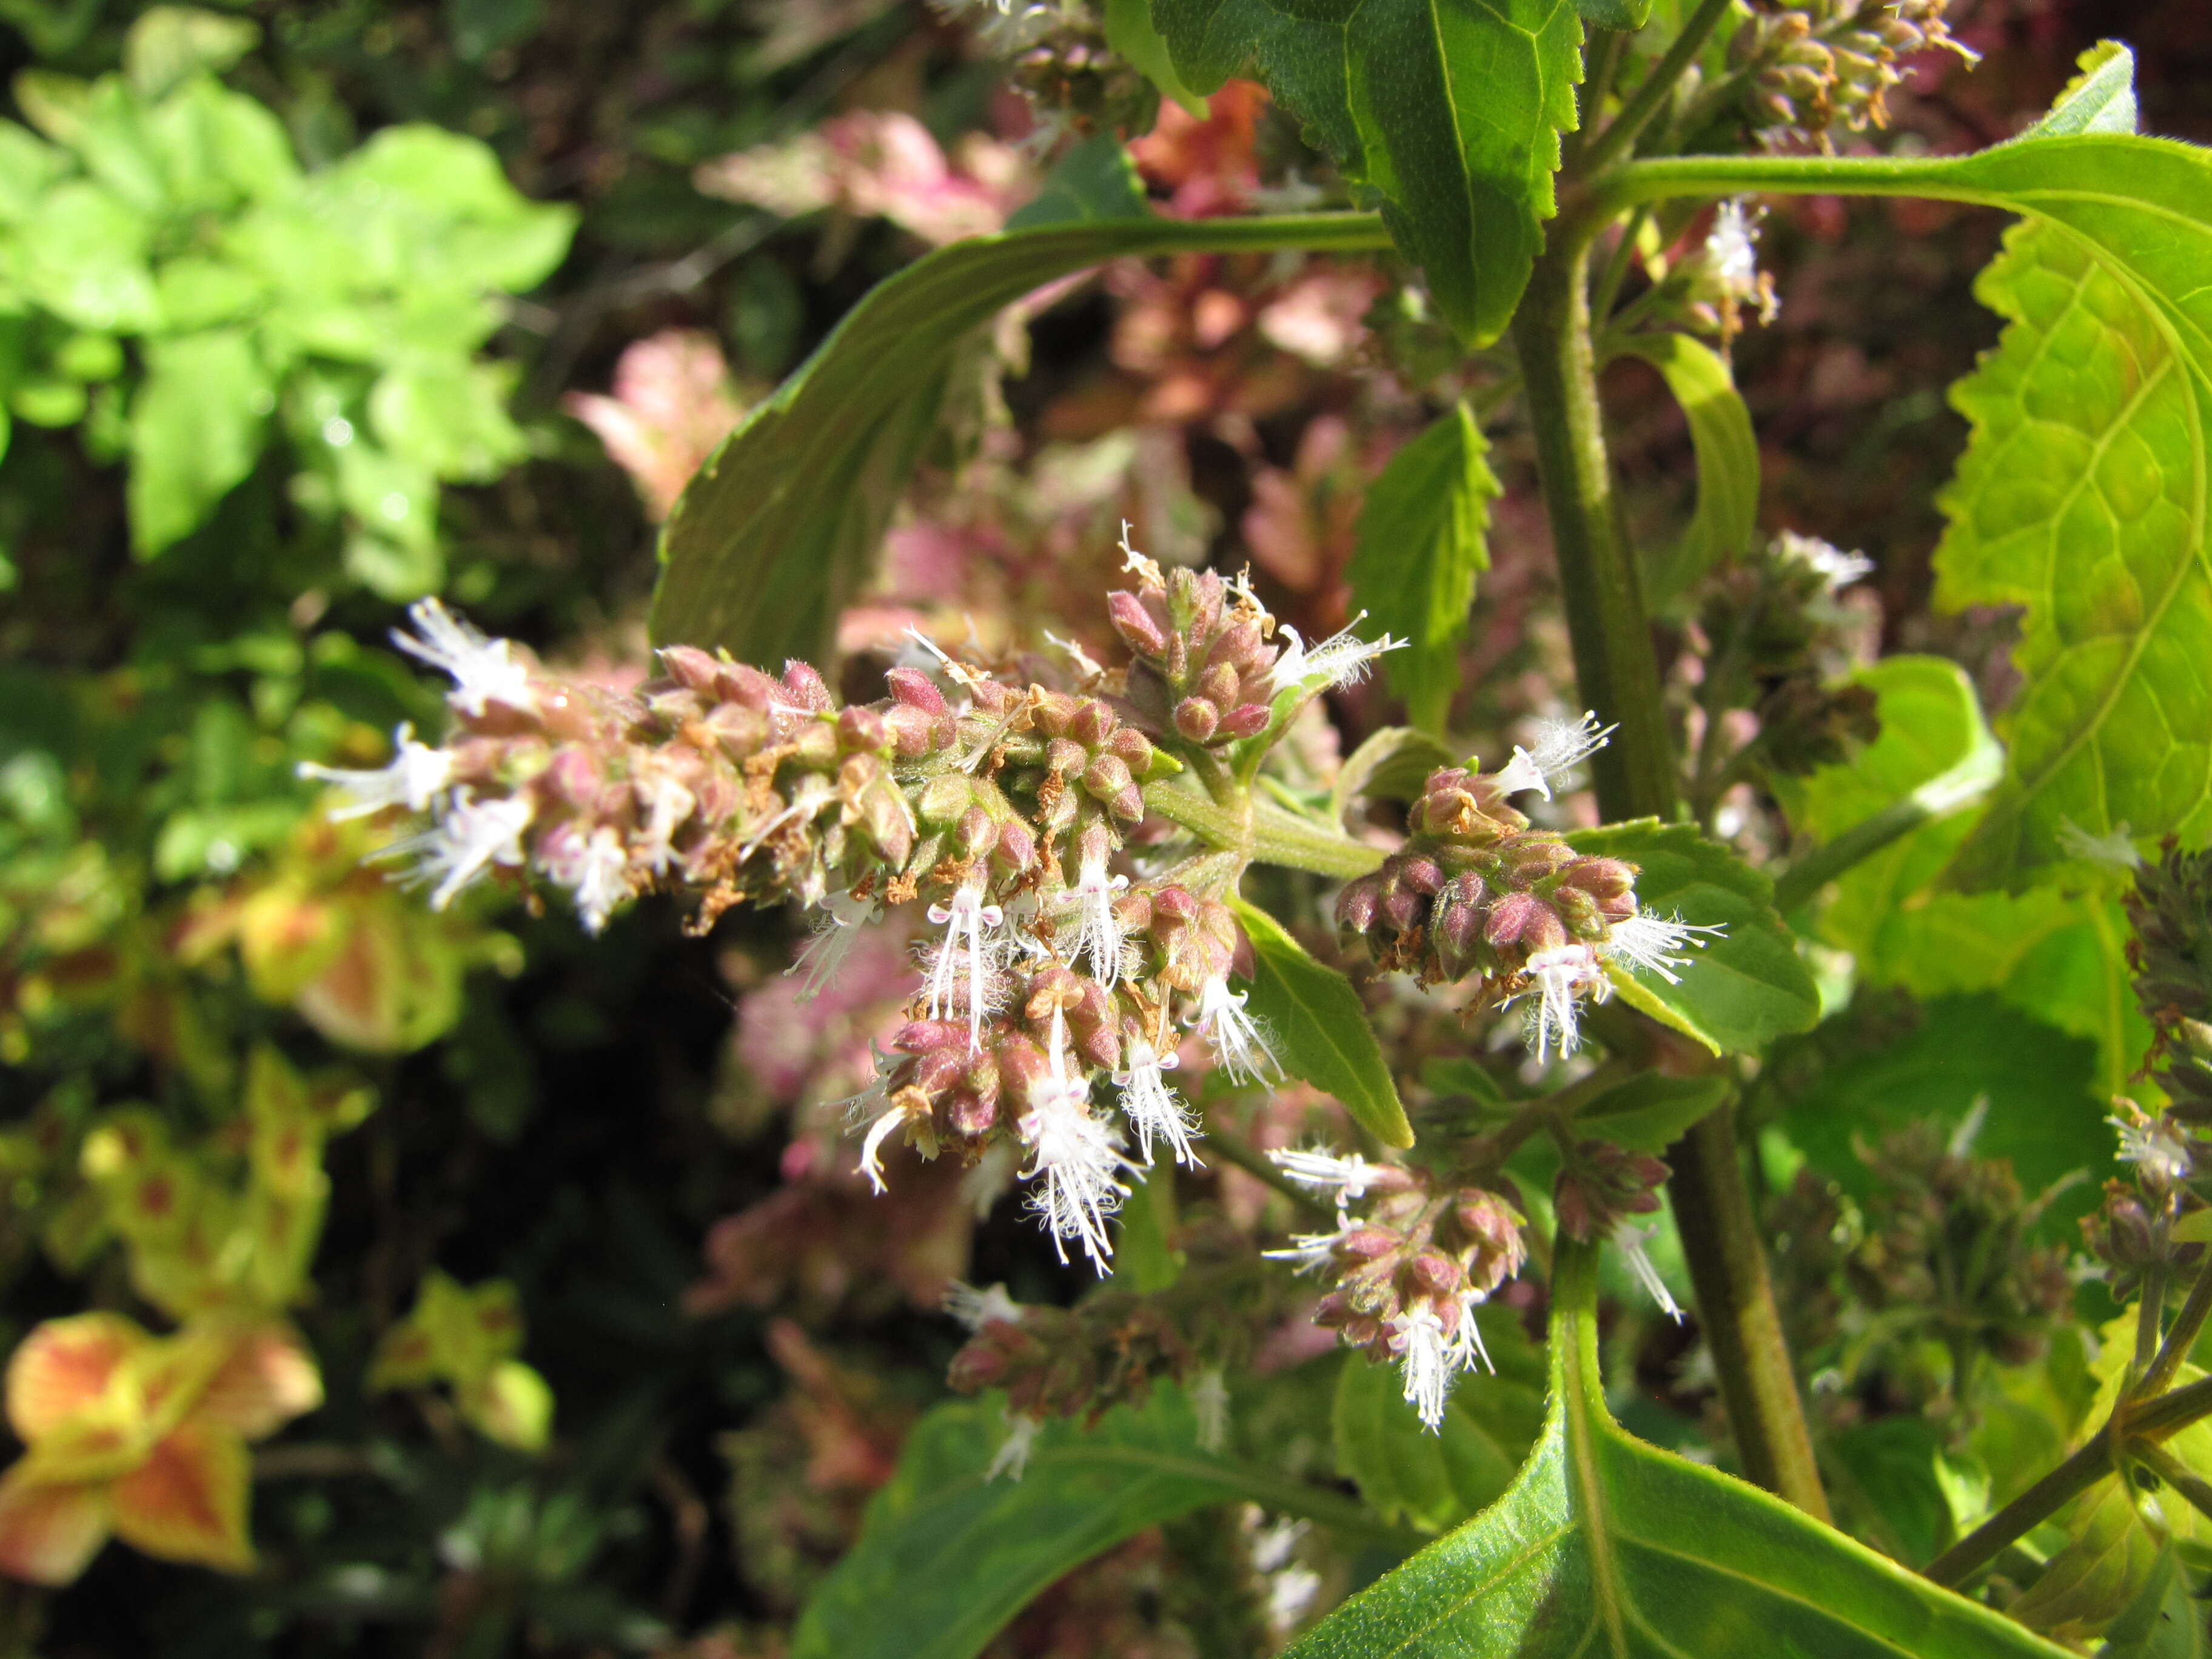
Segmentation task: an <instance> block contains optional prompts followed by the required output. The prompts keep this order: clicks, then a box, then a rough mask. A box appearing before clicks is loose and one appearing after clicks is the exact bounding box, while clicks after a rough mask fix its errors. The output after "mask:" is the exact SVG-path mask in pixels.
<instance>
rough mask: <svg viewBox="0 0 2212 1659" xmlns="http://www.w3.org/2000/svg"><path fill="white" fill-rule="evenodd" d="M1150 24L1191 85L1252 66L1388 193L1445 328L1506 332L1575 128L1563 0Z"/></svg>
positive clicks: (1348, 163) (1193, 15)
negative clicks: (1566, 136)
mask: <svg viewBox="0 0 2212 1659" xmlns="http://www.w3.org/2000/svg"><path fill="white" fill-rule="evenodd" d="M1152 21H1153V22H1154V23H1156V24H1157V25H1158V27H1159V31H1160V33H1162V34H1164V36H1166V37H1167V42H1168V46H1169V47H1170V50H1171V51H1172V52H1174V54H1175V65H1176V73H1177V74H1179V75H1181V76H1182V78H1183V80H1184V81H1185V82H1187V83H1188V85H1190V86H1191V87H1192V88H1194V89H1195V90H1197V91H1200V92H1206V93H1211V92H1212V91H1214V90H1215V89H1216V88H1218V87H1219V86H1220V85H1221V83H1222V82H1224V81H1225V80H1226V79H1228V78H1229V77H1230V76H1232V75H1242V74H1246V73H1250V74H1254V75H1255V76H1257V78H1259V79H1260V80H1261V81H1263V82H1266V83H1267V88H1268V90H1269V91H1271V92H1272V93H1273V94H1274V95H1275V98H1276V100H1278V101H1279V103H1281V104H1282V105H1283V106H1284V107H1285V108H1286V109H1288V110H1289V111H1290V112H1291V113H1292V114H1294V115H1296V116H1297V118H1299V119H1300V120H1301V121H1303V122H1304V123H1305V124H1306V126H1307V129H1308V133H1309V137H1310V138H1311V139H1312V140H1313V141H1314V142H1315V143H1316V144H1317V145H1318V146H1319V147H1320V148H1322V149H1326V150H1327V151H1328V153H1329V154H1330V155H1333V156H1334V157H1335V159H1336V162H1337V165H1338V166H1339V167H1340V168H1341V169H1342V171H1343V173H1344V175H1345V177H1346V179H1349V180H1351V181H1352V184H1353V185H1355V186H1358V187H1359V188H1361V189H1363V190H1364V191H1369V192H1371V193H1372V194H1373V195H1374V196H1376V197H1380V198H1381V201H1382V204H1383V218H1384V220H1385V222H1387V223H1388V224H1389V227H1390V234H1391V235H1392V237H1393V238H1394V239H1395V240H1396V242H1397V244H1398V246H1399V248H1400V249H1401V251H1402V252H1404V253H1405V255H1406V257H1407V258H1409V259H1411V260H1413V262H1414V263H1415V264H1419V265H1420V266H1421V267H1422V268H1423V270H1425V272H1426V274H1427V276H1428V283H1429V291H1430V294H1431V295H1432V296H1433V297H1434V299H1435V301H1436V305H1437V312H1438V313H1439V314H1440V315H1441V316H1442V317H1443V319H1444V320H1445V321H1446V322H1447V323H1449V325H1451V326H1452V327H1453V328H1454V329H1455V330H1456V331H1458V332H1459V333H1460V334H1461V335H1462V336H1463V337H1466V338H1467V339H1468V340H1469V341H1471V342H1472V343H1476V344H1481V343H1486V342H1488V341H1490V340H1492V339H1495V338H1496V337H1498V335H1499V334H1500V333H1501V332H1503V331H1504V327H1505V325H1506V324H1507V323H1508V322H1510V320H1511V319H1512V316H1513V309H1514V307H1515V306H1516V304H1517V303H1518V302H1519V301H1520V298H1521V290H1522V289H1523V288H1524V287H1526V286H1527V285H1528V270H1529V267H1530V265H1531V264H1533V263H1534V259H1535V257H1536V254H1537V253H1538V252H1539V251H1540V250H1541V248H1542V246H1543V243H1544V234H1543V221H1544V220H1546V219H1547V218H1549V217H1550V216H1552V214H1553V212H1554V211H1555V204H1554V200H1553V190H1552V174H1553V173H1554V172H1555V171H1557V169H1558V167H1559V134H1560V133H1562V132H1564V131H1569V130H1570V129H1571V128H1572V127H1573V126H1574V125H1575V118H1576V117H1575V91H1574V88H1575V83H1576V82H1577V81H1579V80H1580V79H1581V78H1582V41H1583V24H1582V20H1581V18H1580V17H1578V16H1577V15H1576V12H1575V8H1574V7H1573V6H1572V5H1571V4H1569V3H1568V0H1364V3H1361V4H1357V5H1354V4H1346V3H1341V0H1339V3H1333V4H1332V3H1319V4H1316V3H1313V0H1153V4H1152Z"/></svg>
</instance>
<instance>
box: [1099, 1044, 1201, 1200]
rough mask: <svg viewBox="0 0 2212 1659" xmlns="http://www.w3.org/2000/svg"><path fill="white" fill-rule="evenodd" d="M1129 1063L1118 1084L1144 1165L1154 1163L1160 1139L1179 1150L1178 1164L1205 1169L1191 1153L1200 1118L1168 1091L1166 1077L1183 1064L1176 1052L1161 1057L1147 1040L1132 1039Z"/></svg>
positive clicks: (1176, 1095) (1118, 1074)
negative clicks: (1156, 1139) (1154, 1148)
mask: <svg viewBox="0 0 2212 1659" xmlns="http://www.w3.org/2000/svg"><path fill="white" fill-rule="evenodd" d="M1128 1060H1129V1068H1128V1070H1127V1071H1125V1072H1116V1073H1114V1081H1115V1082H1116V1083H1118V1084H1119V1085H1121V1112H1122V1115H1124V1116H1126V1117H1127V1119H1128V1120H1129V1123H1130V1126H1131V1127H1133V1128H1134V1129H1135V1130H1136V1132H1137V1145H1138V1147H1139V1149H1140V1152H1141V1153H1142V1156H1143V1158H1144V1161H1145V1162H1146V1163H1147V1164H1150V1163H1151V1162H1152V1137H1153V1136H1154V1135H1158V1136H1159V1138H1160V1139H1163V1140H1164V1141H1165V1142H1166V1143H1167V1144H1168V1145H1169V1146H1171V1147H1173V1148H1174V1149H1175V1160H1176V1163H1178V1164H1188V1165H1189V1166H1190V1167H1191V1168H1192V1169H1194V1170H1202V1169H1204V1168H1205V1167H1206V1166H1205V1165H1204V1164H1200V1162H1199V1161H1198V1154H1197V1153H1195V1152H1193V1151H1191V1149H1190V1143H1191V1140H1192V1139H1193V1137H1194V1136H1195V1135H1197V1134H1198V1133H1199V1122H1198V1115H1197V1113H1196V1112H1194V1110H1192V1109H1191V1108H1190V1106H1189V1105H1188V1103H1186V1102H1185V1101H1184V1100H1183V1099H1182V1097H1181V1096H1180V1095H1178V1094H1176V1091H1174V1090H1172V1089H1170V1088H1169V1087H1168V1084H1167V1079H1166V1077H1165V1076H1164V1073H1168V1072H1171V1071H1173V1070H1175V1068H1176V1066H1178V1065H1180V1064H1181V1063H1182V1062H1181V1060H1179V1059H1178V1058H1177V1056H1176V1052H1175V1050H1173V1049H1172V1048H1170V1049H1169V1050H1168V1051H1167V1052H1166V1053H1165V1054H1158V1053H1155V1052H1154V1051H1153V1048H1152V1044H1151V1043H1149V1042H1146V1041H1145V1039H1144V1038H1142V1037H1132V1038H1130V1039H1129V1054H1128Z"/></svg>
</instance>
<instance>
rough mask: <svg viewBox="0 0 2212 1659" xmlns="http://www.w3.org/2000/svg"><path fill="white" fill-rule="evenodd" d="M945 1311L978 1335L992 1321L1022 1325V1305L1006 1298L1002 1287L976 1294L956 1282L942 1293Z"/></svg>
mask: <svg viewBox="0 0 2212 1659" xmlns="http://www.w3.org/2000/svg"><path fill="white" fill-rule="evenodd" d="M945 1312H947V1313H949V1314H951V1316H953V1317H954V1318H955V1319H957V1320H958V1321H959V1322H961V1323H962V1324H963V1325H965V1326H966V1327H967V1328H969V1330H971V1331H980V1330H981V1329H982V1328H983V1327H984V1326H986V1325H988V1324H990V1323H992V1322H994V1321H998V1322H1001V1323H1004V1324H1008V1325H1018V1324H1020V1323H1021V1322H1022V1304H1020V1303H1018V1302H1017V1301H1015V1300H1014V1298H1013V1297H1011V1296H1008V1295H1007V1294H1006V1286H1005V1285H989V1286H987V1288H985V1289H983V1290H980V1291H979V1290H977V1289H976V1288H975V1286H974V1285H963V1284H962V1283H961V1282H960V1281H959V1280H958V1279H954V1280H953V1281H952V1283H951V1285H950V1286H949V1287H947V1289H946V1290H945Z"/></svg>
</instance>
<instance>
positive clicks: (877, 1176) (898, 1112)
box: [843, 1055, 929, 1198]
mask: <svg viewBox="0 0 2212 1659" xmlns="http://www.w3.org/2000/svg"><path fill="white" fill-rule="evenodd" d="M876 1066H877V1070H878V1073H879V1075H878V1077H877V1079H876V1081H875V1083H874V1084H873V1085H872V1086H871V1087H869V1088H867V1089H864V1090H862V1091H860V1093H859V1094H857V1095H854V1097H852V1098H851V1099H850V1100H848V1101H846V1102H844V1103H843V1105H844V1107H845V1116H846V1121H847V1122H848V1124H849V1123H851V1122H852V1121H853V1120H854V1119H855V1118H858V1117H860V1115H863V1114H865V1113H866V1112H868V1111H869V1110H871V1109H873V1108H875V1107H876V1106H878V1105H881V1104H882V1103H883V1102H884V1101H885V1100H887V1099H889V1098H890V1091H888V1090H886V1089H885V1088H884V1079H883V1076H882V1075H881V1073H883V1071H884V1060H883V1056H881V1055H878V1057H877V1060H876ZM901 1092H902V1093H904V1092H906V1091H901ZM928 1115H929V1114H928V1109H927V1108H926V1107H924V1108H922V1109H920V1110H917V1109H915V1104H914V1097H912V1095H910V1094H909V1095H908V1097H907V1098H906V1099H905V1100H902V1101H898V1102H896V1103H893V1104H892V1105H890V1107H889V1108H887V1109H884V1111H882V1112H879V1113H878V1114H877V1115H876V1118H875V1121H873V1122H872V1123H870V1124H869V1125H868V1133H867V1137H866V1139H864V1140H862V1141H861V1142H860V1163H859V1164H857V1165H856V1166H855V1167H854V1173H856V1174H859V1175H864V1176H867V1178H868V1185H869V1186H870V1187H871V1188H873V1189H874V1192H875V1195H876V1196H877V1197H878V1198H881V1197H882V1196H883V1195H884V1194H885V1193H887V1192H889V1191H890V1187H889V1186H887V1185H886V1184H885V1183H884V1163H883V1158H884V1142H885V1141H886V1140H889V1139H890V1137H891V1133H892V1132H893V1131H894V1130H896V1129H902V1128H904V1127H906V1126H907V1125H908V1123H909V1122H912V1121H915V1119H917V1118H919V1119H921V1120H923V1121H927V1117H928Z"/></svg>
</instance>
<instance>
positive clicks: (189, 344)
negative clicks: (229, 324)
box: [128, 329, 276, 559]
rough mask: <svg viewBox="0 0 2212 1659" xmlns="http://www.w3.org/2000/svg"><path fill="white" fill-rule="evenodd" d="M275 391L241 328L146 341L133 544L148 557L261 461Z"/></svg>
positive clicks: (136, 434)
mask: <svg viewBox="0 0 2212 1659" xmlns="http://www.w3.org/2000/svg"><path fill="white" fill-rule="evenodd" d="M275 407H276V389H275V388H274V387H273V386H271V385H270V380H269V376H268V374H267V372H266V371H265V370H264V368H262V366H261V362H260V360H259V359H258V358H257V357H256V356H254V352H253V344H252V339H251V338H250V337H249V336H248V335H247V333H246V331H244V330H242V329H210V331H207V332H206V333H204V334H185V335H178V336H173V337H160V338H156V339H154V340H151V341H149V342H148V343H147V345H146V379H145V381H144V383H143V384H142V385H141V386H139V388H138V392H137V396H136V397H134V398H132V399H131V476H130V480H129V483H128V495H129V499H130V508H131V550H132V551H133V552H135V553H136V554H137V556H139V557H140V558H142V559H148V558H151V557H153V556H155V554H157V553H159V552H161V550H163V549H164V548H167V547H168V546H170V545H171V544H173V543H175V542H177V541H179V540H180V539H181V538H184V537H185V536H188V535H190V534H191V532H193V531H195V530H197V529H198V528H199V527H200V526H202V525H203V524H204V523H206V522H207V520H208V515H209V514H210V513H213V512H214V511H215V506H216V502H217V501H221V500H222V498H223V497H224V496H225V495H228V494H229V493H230V490H231V489H232V488H233V487H234V485H236V484H237V483H239V482H240V480H241V479H243V478H244V477H246V474H247V473H249V472H251V471H252V470H253V464H254V462H255V461H257V460H258V459H260V456H261V450H262V446H263V444H264V441H265V434H266V431H267V428H268V422H269V414H270V410H273V409H274V408H275Z"/></svg>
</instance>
